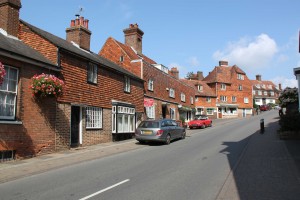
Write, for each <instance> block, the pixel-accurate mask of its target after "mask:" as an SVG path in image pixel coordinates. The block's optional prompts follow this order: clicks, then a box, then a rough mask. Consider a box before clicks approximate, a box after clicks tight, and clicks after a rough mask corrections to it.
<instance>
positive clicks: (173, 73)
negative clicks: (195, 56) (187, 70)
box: [170, 67, 179, 79]
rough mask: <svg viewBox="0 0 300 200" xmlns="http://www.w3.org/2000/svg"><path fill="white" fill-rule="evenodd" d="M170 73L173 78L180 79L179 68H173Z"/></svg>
mask: <svg viewBox="0 0 300 200" xmlns="http://www.w3.org/2000/svg"><path fill="white" fill-rule="evenodd" d="M170 73H171V75H172V76H174V77H175V78H177V79H179V71H178V69H177V67H172V68H171V71H170Z"/></svg>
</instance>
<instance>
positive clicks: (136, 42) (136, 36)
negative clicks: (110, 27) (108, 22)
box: [123, 24, 144, 55]
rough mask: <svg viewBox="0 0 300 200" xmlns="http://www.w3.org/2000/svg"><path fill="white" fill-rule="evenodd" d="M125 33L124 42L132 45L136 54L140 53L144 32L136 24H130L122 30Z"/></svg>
mask: <svg viewBox="0 0 300 200" xmlns="http://www.w3.org/2000/svg"><path fill="white" fill-rule="evenodd" d="M123 32H124V35H125V44H126V45H128V46H130V47H133V48H134V50H136V52H137V54H139V55H141V54H142V41H143V35H144V32H143V31H142V30H141V29H139V26H138V25H137V24H130V25H129V28H127V29H124V30H123Z"/></svg>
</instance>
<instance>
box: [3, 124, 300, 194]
mask: <svg viewBox="0 0 300 200" xmlns="http://www.w3.org/2000/svg"><path fill="white" fill-rule="evenodd" d="M229 121H230V120H214V125H216V124H219V125H222V124H224V123H228V122H229ZM278 129H279V125H278V122H274V123H271V124H268V125H267V126H266V127H265V132H264V133H263V134H261V133H260V132H257V133H255V134H253V135H251V136H250V138H249V140H248V143H247V145H246V148H245V149H244V151H243V152H242V155H241V156H240V158H239V160H238V162H237V163H236V164H235V166H233V167H232V170H231V172H230V173H229V175H228V177H227V179H226V181H225V183H224V185H223V187H222V188H221V190H220V192H219V194H218V195H217V197H216V200H296V199H297V200H298V199H300V140H296V141H285V140H280V139H279V138H278V136H277V130H278ZM192 133H193V131H190V130H188V129H187V136H189V135H191V134H192ZM138 148H143V145H139V144H138V143H137V141H136V140H135V139H131V140H126V141H122V142H111V143H105V144H100V145H94V146H90V147H86V148H78V149H71V150H67V151H64V152H58V153H54V154H48V155H43V156H38V157H35V158H31V159H25V160H17V161H9V162H4V163H1V164H0V184H1V183H4V182H8V181H12V180H15V179H19V178H22V177H26V176H31V175H34V174H38V173H42V172H45V171H49V170H52V169H57V168H61V167H66V166H70V165H73V164H76V163H82V162H86V161H89V160H93V159H97V158H100V157H105V156H109V155H113V154H119V153H122V152H126V151H130V150H134V149H138Z"/></svg>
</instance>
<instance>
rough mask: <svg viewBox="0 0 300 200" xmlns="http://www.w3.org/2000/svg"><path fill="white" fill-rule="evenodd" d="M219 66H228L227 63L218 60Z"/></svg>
mask: <svg viewBox="0 0 300 200" xmlns="http://www.w3.org/2000/svg"><path fill="white" fill-rule="evenodd" d="M219 66H228V61H225V60H220V61H219Z"/></svg>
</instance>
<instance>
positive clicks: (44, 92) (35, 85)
mask: <svg viewBox="0 0 300 200" xmlns="http://www.w3.org/2000/svg"><path fill="white" fill-rule="evenodd" d="M31 81H32V84H31V86H30V89H32V95H33V96H36V97H58V96H61V95H62V94H63V91H64V86H65V83H64V82H63V81H62V80H60V79H59V78H57V77H56V76H54V75H51V74H44V73H43V74H40V75H34V76H33V77H32V78H31Z"/></svg>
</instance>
